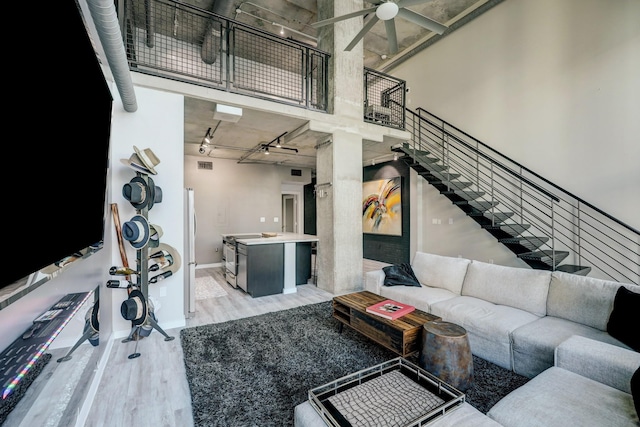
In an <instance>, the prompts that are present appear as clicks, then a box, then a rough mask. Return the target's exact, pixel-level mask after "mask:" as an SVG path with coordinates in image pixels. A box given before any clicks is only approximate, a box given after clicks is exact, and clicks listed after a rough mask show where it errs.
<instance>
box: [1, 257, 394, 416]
mask: <svg viewBox="0 0 640 427" xmlns="http://www.w3.org/2000/svg"><path fill="white" fill-rule="evenodd" d="M384 265H388V264H385V263H380V262H378V261H372V260H363V271H365V272H366V271H370V270H376V269H380V268H381V267H382V266H384ZM204 270H205V271H206V272H207V273H209V274H210V275H211V276H213V277H214V278H215V279H216V281H217V282H218V283H219V284H220V285H221V286H222V287H223V288H224V290H225V291H226V292H227V295H226V296H222V297H216V298H207V299H202V300H197V301H196V314H195V316H194V317H192V318H190V319H187V327H192V326H198V325H205V324H209V323H219V322H226V321H229V320H235V319H240V318H243V317H249V316H255V315H258V314H263V313H268V312H273V311H279V310H285V309H289V308H294V307H298V306H301V305H307V304H315V303H318V302H322V301H329V300H331V298H333V294H331V293H329V292H326V291H323V290H322V289H319V288H317V287H316V286H315V285H313V284H307V285H300V286H297V292H296V293H292V294H287V295H272V296H266V297H260V298H251V297H250V296H249V295H248V294H246V293H244V292H242V291H241V290H239V289H235V288H233V287H231V286H229V285H228V284H227V283H226V282H225V280H224V277H223V275H222V268H208V269H204ZM198 273H199V274H202V273H203V271H202V270H198ZM166 332H167V334H168V335H170V336H174V337H176V338H175V339H174V340H173V341H164V336H163V335H162V334H160V333H159V332H157V331H154V332H153V333H152V334H151V335H150V336H149V337H147V338H144V339H143V340H141V341H140V342H139V343H138V352H140V353H141V356H140V357H139V358H138V359H134V360H131V359H128V357H127V356H128V355H129V354H131V353H133V352H134V348H135V343H133V342H129V343H121V341H120V340H117V341H115V342H114V343H113V347H112V349H111V354H110V356H109V359H108V362H107V365H106V367H105V373H104V375H103V378H102V381H101V382H100V385H99V386H98V388H97V390H94V391H93V392H94V393H95V397H94V399H93V405H92V406H91V409H90V411H89V413H88V414H86V416H85V415H84V414H78V413H76V412H75V410H74V409H73V408H78V407H80V406H81V402H83V401H84V400H85V399H87V396H88V395H91V393H92V391H91V390H90V389H89V386H88V384H87V383H86V378H87V375H89V377H90V375H91V372H92V371H93V370H95V369H96V364H97V351H96V350H95V348H94V347H92V346H91V345H89V344H83V345H81V346H80V347H78V349H77V350H76V351H75V352H74V353H73V363H71V361H70V362H69V363H56V360H57V359H58V358H59V357H62V356H64V355H65V354H66V352H67V351H68V349H59V350H54V351H52V352H51V353H52V355H53V357H52V359H51V361H50V362H49V363H48V364H47V366H46V367H45V369H44V370H43V372H42V374H40V376H39V377H38V378H37V379H36V381H34V383H33V384H32V385H31V387H30V388H29V389H28V391H27V393H26V394H25V396H24V397H23V399H22V400H21V401H20V403H19V404H18V405H17V406H16V408H15V409H14V410H13V411H12V412H11V414H10V415H9V417H8V418H7V420H6V421H5V423H4V424H3V427H33V426H47V427H63V426H64V427H68V426H74V425H77V424H76V421H77V420H78V419H79V418H80V419H84V418H86V423H85V424H84V426H86V427H129V426H136V427H161V426H167V427H177V426H179V427H191V426H193V417H192V413H191V395H190V392H189V386H188V384H187V380H186V374H185V369H184V362H183V358H182V347H181V346H180V339H179V337H180V330H179V329H172V330H167V331H166ZM142 360H144V369H141V368H140V366H141V363H137V362H140V361H142ZM89 398H90V397H89ZM212 409H213V410H215V409H214V408H212ZM291 409H292V410H293V408H291ZM238 427H241V426H238Z"/></svg>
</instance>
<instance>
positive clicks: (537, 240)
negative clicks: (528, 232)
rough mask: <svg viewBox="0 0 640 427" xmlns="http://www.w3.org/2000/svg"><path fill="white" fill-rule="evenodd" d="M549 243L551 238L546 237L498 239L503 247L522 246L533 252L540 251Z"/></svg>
mask: <svg viewBox="0 0 640 427" xmlns="http://www.w3.org/2000/svg"><path fill="white" fill-rule="evenodd" d="M548 241H549V238H548V237H546V236H544V237H537V236H519V237H518V236H514V237H507V238H504V239H498V242H500V243H502V244H503V245H520V246H524V247H525V248H528V249H529V250H530V251H531V252H533V251H535V250H536V249H538V248H539V247H540V246H542V245H544V244H545V243H546V242H548Z"/></svg>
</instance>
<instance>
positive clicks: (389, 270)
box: [382, 262, 422, 287]
mask: <svg viewBox="0 0 640 427" xmlns="http://www.w3.org/2000/svg"><path fill="white" fill-rule="evenodd" d="M382 271H384V283H383V284H384V285H385V286H417V287H420V286H422V285H420V282H419V281H418V279H417V278H416V275H415V274H414V272H413V268H411V265H410V264H409V263H406V262H404V263H402V264H394V265H389V266H387V267H383V268H382Z"/></svg>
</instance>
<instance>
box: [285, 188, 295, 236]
mask: <svg viewBox="0 0 640 427" xmlns="http://www.w3.org/2000/svg"><path fill="white" fill-rule="evenodd" d="M297 205H298V200H297V197H296V195H295V194H283V195H282V231H283V232H285V233H297V232H298V221H297V211H298V208H297Z"/></svg>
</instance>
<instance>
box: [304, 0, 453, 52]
mask: <svg viewBox="0 0 640 427" xmlns="http://www.w3.org/2000/svg"><path fill="white" fill-rule="evenodd" d="M428 1H431V0H396V1H391V0H386V1H382V0H367V2H368V3H371V4H375V5H376V6H375V7H370V8H367V9H362V10H359V11H356V12H352V13H347V14H345V15H341V16H336V17H333V18H329V19H325V20H322V21H318V22H316V23H314V24H311V26H312V27H314V28H319V27H323V26H325V25H329V24H333V23H335V22H339V21H343V20H345V19H349V18H355V17H356V16H362V15H370V16H369V17H367V18H365V23H364V26H363V27H362V30H360V32H359V33H358V34H356V36H355V37H354V38H353V40H351V43H349V45H348V46H347V47H346V48H345V49H344V50H345V51H350V50H351V49H353V48H354V47H355V45H357V44H358V42H359V41H360V40H361V39H362V38H363V37H364V35H365V34H366V33H367V32H368V31H369V30H370V29H371V28H372V27H373V26H374V25H375V24H376V23H377V22H378V21H384V26H385V30H386V32H387V41H388V43H389V52H390V53H391V54H394V53H397V52H398V37H397V35H396V24H395V17H396V16H399V17H400V18H403V19H406V20H407V21H410V22H413V23H414V24H416V25H420V26H421V27H423V28H426V29H427V30H429V31H433V32H434V33H437V34H442V33H444V32H445V31H446V30H447V26H445V25H442V24H441V23H439V22H437V21H434V20H433V19H431V18H427V17H426V16H424V15H421V14H419V13H416V12H414V11H412V10H409V9H406V7H408V6H415V5H418V4H422V3H426V2H428ZM372 12H375V13H372Z"/></svg>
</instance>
